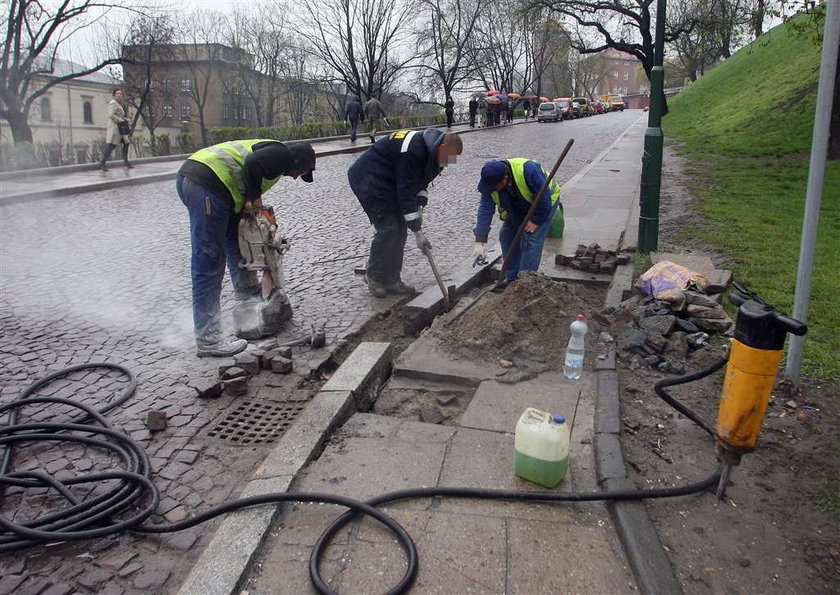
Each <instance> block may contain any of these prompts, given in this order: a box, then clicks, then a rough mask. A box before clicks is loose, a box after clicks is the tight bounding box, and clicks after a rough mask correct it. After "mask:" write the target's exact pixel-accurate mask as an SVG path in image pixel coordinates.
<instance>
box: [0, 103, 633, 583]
mask: <svg viewBox="0 0 840 595" xmlns="http://www.w3.org/2000/svg"><path fill="white" fill-rule="evenodd" d="M638 116H639V113H638V112H637V111H635V110H628V111H627V112H625V113H615V114H607V115H605V116H599V117H596V118H587V119H585V120H578V121H572V122H563V123H558V124H529V125H523V126H513V127H501V128H498V129H494V130H483V131H480V132H476V133H473V134H468V135H465V136H464V145H465V155H464V156H462V158H461V159H460V161H459V162H458V163H457V164H455V165H452V166H450V167H449V168H448V169H447V170H445V171H444V173H443V174H442V175H441V176H440V177H439V178H438V179H437V181H436V182H435V183H434V186H433V187H432V188H431V191H430V196H431V198H430V207H429V209H427V213H426V216H425V221H424V229H425V231H426V233H427V235H428V237H429V239H430V240H431V242H432V244H433V246H434V254H435V257H436V260H437V262H438V266H439V268H440V269H441V270H442V271H446V270H448V269H449V268H451V267H453V266H454V265H455V264H456V263H457V262H460V261H462V260H464V259H466V258H468V257H469V255H470V253H471V251H472V244H473V236H472V228H473V226H474V225H475V220H474V219H475V207H476V204H477V199H478V194H477V192H476V190H475V185H476V183H477V174H478V171H479V170H480V168H481V165H482V164H483V162H484V161H486V160H487V159H491V158H504V157H512V156H527V157H532V158H535V159H539V160H541V161H542V162H543V164H544V166H545V167H546V169H549V168H550V167H551V166H552V165H553V163H554V161H555V160H556V158H557V155H558V154H559V152H560V151H561V150H562V148H563V146H564V145H565V143H566V141H567V139H568V138H570V137H573V138H575V141H576V142H575V145H574V147H573V148H572V150H571V152H570V153H569V155H568V157H567V159H566V161H565V163H564V164H563V166H562V167H561V168H560V170H559V172H558V174H557V178H558V180H560V181H561V182H562V181H565V180H568V179H569V178H570V177H572V176H573V175H574V174H575V173H576V172H578V171H579V170H580V169H581V168H582V167H584V166H585V165H586V164H587V163H588V162H590V161H591V160H592V159H594V158H595V157H597V156H598V154H599V153H600V152H601V151H603V150H604V149H605V148H606V147H607V146H609V145H610V144H611V143H612V142H613V141H614V140H615V139H616V137H617V136H618V135H619V134H621V132H623V131H624V130H625V128H626V127H627V126H628V125H630V124H631V123H632V122H634V121H635V120H636V119H637V118H638ZM354 159H355V157H354V156H353V155H337V156H333V157H328V158H324V159H321V160H319V163H318V169H317V171H316V174H315V183H313V184H303V183H301V182H300V181H293V180H287V179H283V180H282V181H281V182H280V183H278V184H277V185H276V186H275V187H274V188H273V189H272V190H271V191H270V192H269V193H268V195H267V197H266V201H267V202H268V203H270V204H274V205H275V209H276V211H277V215H278V220H279V221H280V222H281V225H282V227H283V229H284V231H285V232H286V234H287V235H288V236H289V237H290V238H291V242H292V250H291V251H290V252H289V254H288V258H287V259H286V262H285V264H286V284H287V291H288V293H289V297H290V299H291V301H292V305H293V307H294V310H295V319H294V324H293V328H294V329H299V328H305V327H306V326H307V325H308V324H309V323H310V322H314V321H317V320H323V321H324V322H325V323H326V325H327V326H326V328H327V333H328V341H330V342H334V341H336V340H337V339H339V338H340V337H342V336H343V335H345V334H346V333H348V332H351V331H353V330H355V329H357V328H358V327H359V326H360V325H362V324H363V323H364V321H365V320H366V319H367V318H368V317H369V316H370V314H371V312H372V311H373V310H374V309H381V304H377V303H376V301H375V300H371V299H370V298H369V296H368V294H367V292H366V289H365V286H364V283H363V282H362V279H361V277H360V276H357V275H354V273H353V268H354V267H355V266H361V265H364V263H365V260H366V255H367V250H368V243H369V241H370V237H371V231H372V228H371V227H370V226H369V224H368V222H367V219H366V217H365V216H364V213H363V212H362V210H361V208H360V207H359V206H358V203H357V201H356V200H355V198H354V197H353V196H352V194H351V192H350V190H349V187H348V184H347V179H346V170H347V168H348V166H349V165H350V164H351V163H352V162H353V160H354ZM496 231H498V222H497V221H496V222H494V233H493V236H495V232H496ZM404 278H405V280H406V281H407V282H409V283H412V284H415V285H417V286H419V287H425V286H429V285H432V284H434V278H433V276H432V274H431V271H430V270H429V267H428V263H427V262H426V261H425V258H424V257H423V256H422V254H420V252H419V251H418V250H417V249H416V248H415V247H414V244H413V241H412V240H411V238H410V239H409V244H408V246H407V250H406V264H405V267H404ZM189 295H190V281H189V232H188V222H187V214H186V210H185V209H184V207H183V205H182V204H181V202H180V201H179V200H178V198H177V195H176V193H175V189H174V184H173V183H169V182H167V183H154V184H147V185H143V186H136V187H131V188H123V189H116V190H111V191H105V192H94V193H89V194H83V195H71V196H67V197H63V198H56V199H43V200H38V201H31V202H27V203H22V204H11V205H4V206H0V399H2V401H3V402H4V403H5V402H8V401H10V400H12V399H13V398H15V397H17V396H18V395H19V394H20V392H21V390H23V389H24V388H25V387H26V386H27V385H28V384H29V383H31V382H33V381H34V380H36V379H38V378H40V377H42V376H44V375H45V374H47V373H49V372H52V371H55V370H59V369H62V368H64V367H66V366H70V365H76V364H82V363H88V362H98V361H109V362H114V363H120V364H123V365H125V366H127V367H129V368H130V369H131V370H132V371H134V372H135V373H136V374H137V376H138V380H139V388H138V390H137V393H136V394H135V396H134V397H133V398H132V399H131V400H129V401H128V402H127V403H126V404H124V405H123V406H121V407H119V408H117V409H115V410H114V411H113V412H111V413H110V414H109V415H108V417H109V420H110V421H111V423H113V424H114V425H115V426H116V427H117V428H120V429H122V430H124V431H125V432H127V433H128V434H129V435H130V436H131V437H132V438H133V439H135V440H137V441H138V442H139V443H140V444H141V445H142V446H143V447H144V448H145V449H146V451H147V453H148V454H149V456H150V457H151V461H152V468H153V472H154V480H155V483H156V484H157V485H158V487H159V488H160V490H161V493H162V502H161V505H160V506H159V507H158V513H159V515H161V516H156V517H154V518H153V521H156V522H165V521H170V522H172V521H177V520H180V519H183V518H186V517H188V516H190V515H192V514H193V513H194V512H195V511H196V510H201V509H206V508H208V507H209V506H212V505H214V504H218V503H220V502H222V501H224V500H226V499H228V498H230V497H233V496H235V495H236V491H237V486H238V485H239V484H240V482H241V481H242V480H243V479H244V478H245V477H248V476H249V474H250V472H251V471H252V469H253V468H254V466H255V465H256V464H258V463H259V461H261V460H262V458H263V457H264V456H265V454H266V452H267V450H268V448H269V445H268V444H256V445H248V446H242V445H232V444H230V443H228V442H226V441H223V440H219V439H217V438H211V437H209V436H208V431H209V430H210V429H211V428H213V427H215V425H216V423H217V421H218V420H219V419H220V418H221V417H222V416H224V415H226V414H227V413H229V412H231V411H232V410H234V409H235V408H237V407H240V406H242V405H243V404H244V403H245V402H246V401H248V402H250V401H251V400H252V399H269V400H272V401H274V402H279V403H281V404H282V403H283V402H285V403H287V404H288V403H289V402H299V401H301V400H302V399H303V400H305V399H306V397H307V396H309V395H310V394H311V392H312V391H311V386H310V384H309V383H308V381H307V380H306V379H304V378H302V377H299V376H295V375H290V376H272V377H271V378H264V376H266V374H263V375H260V376H259V377H257V378H256V379H255V380H253V381H252V382H251V384H250V389H249V398H248V399H247V400H246V401H243V400H242V399H241V398H240V399H239V400H236V399H233V398H231V397H227V396H224V397H222V398H220V399H214V400H199V399H197V398H196V397H195V393H194V391H193V389H192V388H190V387H189V386H188V385H187V383H188V382H190V381H193V380H196V379H200V378H210V377H214V376H215V374H216V372H215V370H216V366H217V365H218V360H216V361H211V360H200V359H198V358H196V357H195V356H194V355H193V351H192V332H191V326H192V323H191V310H190V299H189ZM229 302H230V287H229V284H227V283H226V285H225V290H224V293H223V303H224V304H227V305H228V306H229ZM124 386H125V380H124V378H122V377H121V376H120V375H119V374H117V373H116V372H113V371H104V370H103V371H101V372H100V371H90V372H80V373H76V374H73V375H71V376H69V377H67V378H64V379H60V380H58V381H56V382H53V383H51V384H49V385H47V386H45V387H43V388H42V389H41V390H39V391H38V393H37V394H39V395H41V394H53V395H56V396H65V397H74V398H76V399H79V400H85V401H87V402H89V403H97V402H103V401H107V400H109V399H113V398H114V397H115V395H118V394H120V392H121V389H122V388H123V387H124ZM33 409H34V407H33ZM152 409H155V410H164V411H166V413H167V415H168V419H169V425H168V427H167V429H166V430H164V431H161V432H155V433H153V434H152V433H150V432H149V431H148V430H147V429H146V427H145V424H144V421H143V420H144V419H145V415H146V413H147V412H148V411H150V410H152ZM27 416H28V417H29V418H30V419H32V418H36V419H37V418H42V419H43V418H49V419H52V420H54V421H57V420H59V418H60V417H61V412H59V411H56V410H55V409H52V410H49V411H40V412H39V411H31V412H27V414H26V415H25V417H27ZM112 464H113V462H112V461H109V460H107V459H106V457H105V456H103V455H101V454H98V453H93V452H90V451H89V449H84V448H81V447H72V448H66V449H60V450H57V449H47V448H46V447H26V448H25V449H24V450H20V451H18V454H17V455H16V457H15V468H16V469H33V468H44V469H46V470H47V471H49V472H50V473H54V474H56V475H57V476H58V477H62V476H66V475H68V474H70V473H72V472H74V471H78V472H89V471H90V470H91V469H94V468H95V469H98V470H105V469H108V468H110V467H111V465H112ZM30 495H31V497H28V498H27V499H26V501H23V502H22V501H21V494H20V493H19V492H16V491H15V490H14V489H12V490H9V491H8V492H7V494H6V496H5V498H4V499H3V501H2V504H0V512H2V514H4V515H7V516H9V517H12V518H15V519H16V520H17V521H21V520H22V519H23V518H31V517H32V516H33V515H37V514H38V513H37V512H36V511H37V510H38V507H39V506H41V505H43V504H45V503H46V504H49V503H50V502H55V500H54V499H53V497H52V494H47V493H46V490H42V491H41V493H35V494H30ZM214 526H215V525H214V523H213V522H210V523H206V524H204V525H202V526H199V527H195V528H193V529H189V530H186V531H182V532H180V533H175V534H170V535H165V536H159V537H149V536H138V535H133V534H123V535H120V536H113V537H109V538H102V539H98V540H93V541H89V542H82V543H78V544H65V545H60V546H54V547H48V548H39V549H34V550H31V551H29V552H27V553H26V554H25V555H22V554H10V555H4V556H0V577H2V578H0V593H9V592H17V593H50V594H51V595H52V594H62V593H71V592H82V593H86V592H98V593H135V592H140V591H145V592H149V591H153V592H173V591H175V590H176V589H177V586H178V584H179V583H180V581H181V580H182V578H183V577H184V576H185V575H186V570H187V569H188V568H189V567H190V565H191V564H192V562H193V561H194V560H195V558H196V557H197V555H198V553H199V552H200V549H201V546H203V545H204V543H206V541H207V540H208V539H209V536H210V535H212V530H213V528H214Z"/></svg>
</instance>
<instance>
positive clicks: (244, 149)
mask: <svg viewBox="0 0 840 595" xmlns="http://www.w3.org/2000/svg"><path fill="white" fill-rule="evenodd" d="M266 142H277V141H275V140H272V139H265V138H257V139H251V140H233V141H228V142H226V143H219V144H218V145H213V146H212V147H206V148H204V149H201V150H200V151H196V152H195V153H193V154H192V155H190V156H189V159H190V160H192V161H198V162H199V163H203V164H204V165H206V166H207V167H209V168H210V169H212V170H213V173H214V174H216V176H218V178H219V179H220V180H221V181H222V184H224V185H225V188H227V189H228V191H229V192H230V195H231V196H232V197H233V204H234V211H235V212H237V213H241V212H242V209H243V208H244V207H245V158H246V157H247V156H248V155H250V154H251V153H253V152H254V145H256V144H259V143H266ZM279 179H280V176H277V177H276V178H272V179H271V180H266V179H263V182H262V189H261V190H260V194H263V193H264V192H265V191H266V190H268V189H269V188H271V187H272V186H274V185H275V184H276V183H277V181H278V180H279Z"/></svg>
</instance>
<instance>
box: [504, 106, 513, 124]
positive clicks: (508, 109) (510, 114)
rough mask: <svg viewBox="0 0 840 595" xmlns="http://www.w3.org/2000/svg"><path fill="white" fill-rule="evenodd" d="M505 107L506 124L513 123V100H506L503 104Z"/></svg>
mask: <svg viewBox="0 0 840 595" xmlns="http://www.w3.org/2000/svg"><path fill="white" fill-rule="evenodd" d="M505 108H506V114H507V116H506V119H505V121H506V122H507V123H508V124H512V123H513V102H512V101H508V103H507V105H506V106H505Z"/></svg>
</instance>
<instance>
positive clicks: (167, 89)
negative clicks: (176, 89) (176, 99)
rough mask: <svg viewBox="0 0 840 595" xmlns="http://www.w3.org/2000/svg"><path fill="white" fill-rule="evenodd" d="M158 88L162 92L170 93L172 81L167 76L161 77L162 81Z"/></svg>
mask: <svg viewBox="0 0 840 595" xmlns="http://www.w3.org/2000/svg"><path fill="white" fill-rule="evenodd" d="M160 88H161V89H162V90H163V92H164V93H171V92H172V81H171V80H169V79H168V78H166V79H163V82H161V84H160Z"/></svg>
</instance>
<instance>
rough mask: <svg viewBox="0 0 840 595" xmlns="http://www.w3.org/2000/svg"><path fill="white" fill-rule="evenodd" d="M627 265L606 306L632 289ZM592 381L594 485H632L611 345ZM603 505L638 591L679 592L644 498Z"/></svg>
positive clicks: (603, 488) (622, 487)
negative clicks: (619, 541)
mask: <svg viewBox="0 0 840 595" xmlns="http://www.w3.org/2000/svg"><path fill="white" fill-rule="evenodd" d="M626 268H628V269H629V274H628V270H624V271H620V272H617V273H616V277H615V278H614V279H613V284H612V285H611V286H610V290H609V291H608V298H607V305H613V306H615V305H618V303H619V302H620V301H621V295H622V294H623V292H624V290H625V289H630V280H631V279H632V265H627V267H626ZM619 273H620V274H619ZM616 300H617V301H616ZM612 302H615V303H612ZM595 383H596V390H595V395H596V396H595V421H594V426H595V428H594V435H593V439H592V443H593V446H594V451H595V476H596V478H597V480H598V486H599V487H600V488H601V491H604V492H607V491H615V490H633V489H636V488H635V486H634V485H633V484H632V482H630V480H629V479H628V478H627V468H626V467H625V464H624V451H623V450H622V448H621V426H622V424H621V399H620V391H619V383H618V371H617V370H616V363H615V351H614V350H611V351H610V353H609V354H608V355H607V357H606V358H605V359H603V360H598V361H597V362H596V364H595ZM607 507H608V508H609V511H610V516H611V517H612V519H613V523H615V526H616V532H617V533H618V537H619V539H620V540H621V545H622V547H623V549H624V554H625V555H626V556H627V562H628V563H629V564H630V568H631V569H632V571H633V575H634V576H635V577H636V583H637V585H638V587H639V590H640V591H641V592H642V593H651V594H659V593H662V594H671V593H682V592H683V588H682V585H681V584H680V582H679V580H678V579H677V575H676V573H675V571H674V566H673V564H671V560H670V558H669V557H668V554H667V553H666V552H665V548H664V547H663V546H662V542H661V541H660V539H659V533H657V531H656V527H655V526H654V524H653V520H652V519H651V517H650V515H649V514H648V511H647V507H646V506H645V503H644V501H642V500H637V501H625V502H611V503H609V504H608V505H607Z"/></svg>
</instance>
